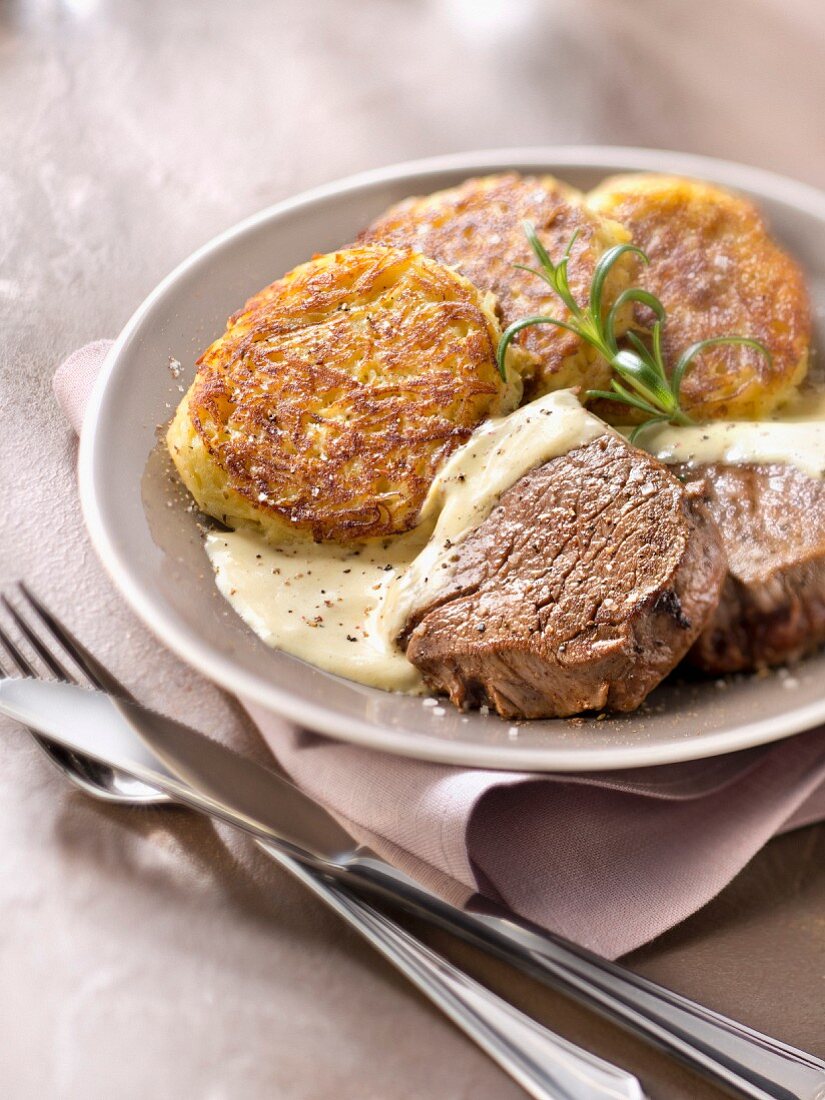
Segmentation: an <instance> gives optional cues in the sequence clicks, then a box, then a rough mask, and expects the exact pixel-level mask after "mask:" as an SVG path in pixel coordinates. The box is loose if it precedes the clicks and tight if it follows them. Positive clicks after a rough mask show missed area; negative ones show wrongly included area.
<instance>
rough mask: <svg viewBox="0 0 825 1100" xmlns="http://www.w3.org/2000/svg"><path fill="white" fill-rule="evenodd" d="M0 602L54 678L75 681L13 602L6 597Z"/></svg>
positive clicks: (0, 598)
mask: <svg viewBox="0 0 825 1100" xmlns="http://www.w3.org/2000/svg"><path fill="white" fill-rule="evenodd" d="M0 601H2V604H3V607H5V609H6V611H8V613H9V615H11V617H12V619H14V622H15V624H16V626H17V628H18V630H19V631H20V633H21V634H22V635H23V637H24V638H25V639H26V641H27V642H28V643H29V645H30V646H31V647H32V649H33V650H34V651H35V653H36V654H37V656H38V657H39V658H40V660H41V661H42V662H43V664H44V665H46V667H47V668H48V670H49V672H51V674H52V676H56V677H57V678H58V680H69V681H71V680H73V679H74V677H73V676H72V674H71V673H70V672H69V670H68V669H67V668H66V667H65V665H63V664H62V663H61V662H60V661H59V660H58V658H57V657H55V655H54V654H53V653H52V651H51V650H50V649H49V648H48V646H46V645H45V644H44V643H43V642H42V641H41V640H40V638H39V637H38V636H37V634H36V633H35V632H34V630H32V628H31V627H30V626H29V624H28V623H27V622H26V620H25V619H24V618H23V616H22V615H21V614H20V612H19V611H18V610H17V608H16V607H15V606H14V604H13V603H11V601H10V600H9V599H8V598H7V597H6V596H0Z"/></svg>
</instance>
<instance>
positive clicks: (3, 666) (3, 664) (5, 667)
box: [0, 651, 12, 680]
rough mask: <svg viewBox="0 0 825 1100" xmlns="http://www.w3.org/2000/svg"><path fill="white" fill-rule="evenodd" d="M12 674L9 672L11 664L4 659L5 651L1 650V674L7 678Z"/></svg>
mask: <svg viewBox="0 0 825 1100" xmlns="http://www.w3.org/2000/svg"><path fill="white" fill-rule="evenodd" d="M11 675H12V674H11V673H10V672H9V666H8V665H7V664H6V662H5V661H4V660H3V653H2V652H1V651H0V676H3V677H5V679H7V680H8V678H9V677H10V676H11Z"/></svg>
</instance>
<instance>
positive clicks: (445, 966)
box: [0, 582, 644, 1100]
mask: <svg viewBox="0 0 825 1100" xmlns="http://www.w3.org/2000/svg"><path fill="white" fill-rule="evenodd" d="M17 593H18V595H17V598H18V602H21V601H22V603H23V606H24V607H25V608H26V610H27V615H28V617H27V615H26V614H23V613H21V611H20V610H19V609H18V607H16V606H15V604H13V603H12V602H11V600H9V599H8V598H7V597H6V596H5V595H3V596H2V597H0V602H2V605H3V607H4V608H5V610H6V612H7V614H8V616H9V617H10V619H11V620H12V621H13V623H14V624H15V626H16V628H17V630H18V631H19V633H20V634H21V635H22V636H23V638H25V639H26V642H27V643H28V645H29V647H30V648H31V650H32V651H33V652H34V654H35V655H36V657H37V658H38V659H39V660H40V662H42V665H43V666H44V667H45V669H46V670H48V673H49V675H50V677H52V678H54V679H57V680H60V681H64V682H68V683H76V684H77V683H84V684H85V685H90V686H93V687H95V688H98V689H99V690H102V691H107V692H109V693H110V694H112V695H116V696H120V697H121V698H133V697H132V696H131V695H130V693H129V692H128V690H127V689H126V687H125V686H124V685H123V684H122V683H121V682H120V681H119V680H117V679H116V678H115V677H114V676H113V674H112V673H111V672H109V671H108V669H106V667H105V666H104V665H102V664H101V663H100V661H98V660H97V659H96V658H95V657H94V656H93V655H92V654H91V653H90V652H89V651H88V650H87V649H86V648H85V647H84V646H83V645H82V644H81V643H80V642H79V641H78V640H77V639H76V638H75V637H74V636H73V635H72V634H71V633H70V632H69V631H68V630H67V629H66V628H65V627H64V626H63V625H62V623H60V621H59V620H58V619H57V618H56V617H55V616H54V615H53V614H52V613H51V612H50V611H49V610H48V608H46V607H45V605H44V604H42V603H41V602H40V601H39V600H38V599H37V598H36V597H35V596H34V595H33V594H32V593H31V592H30V591H29V590H28V588H27V587H26V586H25V585H24V584H23V583H22V582H21V583H19V584H18V585H17ZM32 614H33V615H34V616H36V617H37V619H38V620H39V627H40V629H41V630H42V629H43V628H45V631H46V633H47V636H48V637H49V643H47V642H46V641H44V640H43V638H42V637H41V634H40V633H39V631H38V630H36V629H35V628H34V627H33V626H32V625H31V623H30V621H29V617H31V616H32ZM0 643H2V646H3V648H4V649H5V650H6V652H7V654H8V656H9V658H10V659H11V661H12V662H13V664H14V666H15V667H16V668H17V670H18V672H19V673H20V674H21V675H23V676H33V677H37V676H38V669H37V667H36V665H35V664H34V663H33V662H32V661H31V660H29V658H28V657H27V656H26V654H25V652H24V651H23V649H22V648H21V647H20V646H19V645H18V644H17V643H16V642H15V641H14V639H13V637H12V635H11V634H10V633H9V632H8V631H7V630H5V629H4V627H3V626H2V625H0ZM56 646H59V647H60V649H61V650H62V651H63V653H64V654H65V655H68V656H69V657H70V658H71V660H72V661H73V663H74V665H75V666H76V667H77V669H78V670H79V672H80V673H81V676H80V677H78V676H77V675H74V674H73V673H72V672H71V671H70V669H69V668H68V667H67V666H66V664H65V663H64V661H63V660H62V659H61V657H60V656H58V653H57V652H56ZM7 675H9V672H8V669H7V667H6V665H5V662H4V661H3V660H2V659H0V676H7ZM29 732H30V733H31V735H32V737H33V738H34V740H35V741H36V743H37V744H38V745H39V746H40V748H41V749H42V750H43V752H44V753H45V754H46V756H48V758H49V759H50V760H51V761H52V763H53V764H55V765H56V766H57V767H58V768H59V769H60V771H62V772H63V774H64V775H65V776H66V777H67V778H68V779H69V780H70V781H71V782H72V783H74V784H75V785H76V786H78V787H79V788H81V790H83V791H84V792H85V793H86V794H89V795H91V796H92V797H94V798H97V799H101V800H103V801H106V802H109V803H114V804H118V805H126V806H136V805H140V806H168V805H178V806H179V805H180V803H177V802H175V800H174V799H173V798H172V797H170V796H169V795H168V794H166V793H164V792H163V791H160V790H158V789H156V788H155V787H152V786H149V785H148V784H146V783H144V782H142V781H141V780H139V779H136V778H134V777H133V776H130V775H128V774H127V773H125V772H122V771H119V770H117V769H114V768H111V767H108V766H106V765H104V764H101V763H99V762H98V761H95V760H92V759H91V758H90V757H87V756H84V755H82V754H80V753H75V752H72V751H70V750H69V749H66V748H64V747H63V746H62V745H59V744H57V743H56V742H54V741H51V740H50V739H49V738H47V737H44V736H42V735H40V734H38V733H36V732H35V731H34V730H29ZM258 843H259V846H260V847H262V848H263V849H264V851H265V852H266V853H267V854H268V855H269V856H270V857H272V858H273V859H275V861H276V862H278V863H279V864H280V865H281V866H282V867H284V869H286V870H287V871H289V872H290V873H291V874H292V875H294V876H295V877H296V878H298V879H299V880H300V881H301V882H303V883H304V885H305V886H307V887H308V888H309V889H310V890H311V891H312V892H313V893H314V894H315V895H316V897H318V898H319V899H320V900H322V901H324V902H325V903H326V904H327V905H328V906H329V907H330V908H331V909H332V910H333V911H334V912H336V913H337V914H338V915H339V916H340V917H342V918H343V919H344V921H346V922H347V923H348V924H349V925H350V926H351V927H352V928H353V929H355V930H356V931H358V932H359V933H360V935H361V936H362V937H363V938H364V939H366V940H367V941H368V942H369V943H371V944H372V946H373V947H374V948H375V949H376V950H377V951H378V952H379V953H380V954H382V955H383V956H384V958H386V959H387V960H388V961H389V962H390V963H392V964H393V965H394V966H395V967H396V968H397V969H398V970H400V971H401V972H402V973H403V974H404V975H405V976H406V977H407V978H408V979H409V980H410V981H411V982H412V983H413V984H414V985H415V986H416V987H417V988H418V989H419V990H420V991H421V992H423V993H424V994H425V995H426V996H427V997H428V998H429V999H430V1000H431V1001H432V1002H433V1003H434V1004H435V1005H436V1006H437V1007H439V1008H440V1009H441V1010H442V1011H443V1012H444V1013H445V1014H446V1015H447V1016H448V1017H449V1018H450V1019H452V1020H453V1022H454V1023H455V1024H457V1025H458V1026H459V1027H460V1028H461V1029H462V1030H463V1031H464V1032H465V1034H467V1035H468V1036H469V1037H470V1038H471V1039H473V1040H474V1041H475V1042H476V1043H477V1044H478V1045H479V1046H480V1047H481V1048H482V1049H483V1050H485V1051H486V1052H487V1053H488V1054H489V1055H490V1056H491V1057H492V1058H493V1059H494V1060H495V1061H496V1062H497V1063H498V1064H499V1066H501V1068H502V1069H504V1070H505V1071H506V1072H507V1073H509V1074H510V1076H511V1077H512V1078H513V1079H514V1080H515V1081H516V1082H518V1084H519V1085H521V1087H522V1088H523V1089H524V1090H525V1091H526V1092H527V1093H529V1094H530V1095H531V1096H533V1097H536V1098H538V1100H590V1098H593V1100H597V1098H600V1097H601V1098H604V1100H609V1098H613V1100H620V1098H625V1100H644V1093H643V1092H642V1088H641V1085H640V1084H639V1082H638V1081H637V1079H636V1078H635V1077H633V1076H632V1075H631V1074H629V1073H626V1072H625V1071H624V1070H621V1069H618V1068H617V1067H615V1066H613V1065H611V1064H610V1063H608V1062H605V1061H604V1060H602V1059H600V1058H598V1057H597V1056H596V1055H593V1054H590V1053H589V1052H587V1051H584V1050H582V1049H580V1048H578V1047H576V1046H574V1044H572V1043H569V1042H568V1041H567V1040H565V1039H563V1038H561V1037H560V1036H557V1035H555V1034H553V1033H552V1032H550V1031H549V1030H548V1029H546V1028H544V1027H542V1026H541V1025H540V1024H538V1023H536V1021H534V1020H532V1019H531V1018H530V1017H528V1016H526V1015H524V1014H523V1013H521V1012H519V1011H518V1010H517V1009H515V1008H514V1007H513V1006H512V1005H510V1004H508V1003H507V1002H506V1001H504V1000H503V999H501V998H500V997H498V996H497V995H496V994H494V993H492V992H491V991H490V990H488V989H487V988H486V987H484V986H482V985H480V984H479V983H478V982H476V981H475V980H474V979H472V978H470V977H469V976H468V975H467V974H465V973H464V972H463V971H461V970H460V969H458V968H457V967H455V966H453V964H452V963H450V962H448V961H447V960H446V959H445V958H443V957H442V956H441V955H439V954H437V953H436V952H435V951H433V950H432V949H431V948H429V947H427V946H426V945H425V944H424V943H422V942H421V941H420V940H418V939H417V938H416V937H415V936H413V935H412V934H411V933H410V932H408V931H407V930H406V929H404V928H402V927H401V926H400V925H398V924H396V922H395V921H393V920H391V919H390V918H389V917H387V916H386V915H385V914H384V913H382V912H381V911H380V910H378V909H376V908H374V907H373V906H372V905H371V904H370V903H369V902H368V901H366V900H364V899H363V898H361V897H359V896H358V895H356V894H354V893H352V892H351V891H350V890H348V889H347V888H346V886H343V885H341V884H339V883H335V882H331V881H330V880H328V879H327V878H325V877H324V876H323V875H322V874H321V873H320V872H318V871H315V870H313V869H312V868H310V867H308V866H306V865H304V864H301V863H298V862H297V861H296V860H294V859H292V858H291V857H290V856H289V855H287V854H286V853H284V852H282V851H280V850H279V849H278V848H277V847H276V846H275V845H273V844H269V843H267V842H265V841H259V842H258Z"/></svg>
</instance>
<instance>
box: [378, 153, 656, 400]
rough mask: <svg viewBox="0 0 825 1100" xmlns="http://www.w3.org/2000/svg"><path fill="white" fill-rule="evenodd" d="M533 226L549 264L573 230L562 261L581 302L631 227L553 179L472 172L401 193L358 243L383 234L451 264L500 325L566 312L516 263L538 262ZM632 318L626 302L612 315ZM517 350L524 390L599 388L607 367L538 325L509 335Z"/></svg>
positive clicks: (577, 341) (627, 270)
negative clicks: (487, 302)
mask: <svg viewBox="0 0 825 1100" xmlns="http://www.w3.org/2000/svg"><path fill="white" fill-rule="evenodd" d="M525 220H529V221H531V222H533V224H534V225H535V226H536V230H537V232H538V235H539V238H540V239H541V241H542V243H543V244H544V246H545V247H546V248H547V250H548V252H549V253H550V256H551V258H552V259H553V260H554V261H558V260H560V259H561V257H562V255H563V253H564V250H565V248H566V247H567V245H568V242H569V241H570V238H571V237H572V236H573V234H574V233H576V232H577V233H578V236H577V238H576V242H575V244H574V245H573V249H572V252H571V260H570V264H569V267H568V274H569V279H570V288H571V290H572V292H573V297H574V298H575V300H576V301H577V302H579V303H580V304H581V305H586V304H587V297H588V292H589V290H590V283H591V281H592V278H593V270H594V268H595V266H596V263H597V261H598V259H599V257H600V256H601V255H602V253H603V252H604V251H605V250H606V249H607V248H609V247H610V246H611V245H614V244H618V243H621V242H625V241H628V240H629V239H630V237H629V234H628V233H627V232H626V231H625V230H624V229H623V228H622V227H621V226H619V225H617V224H616V223H615V222H612V221H610V220H608V219H606V218H603V217H601V216H600V215H597V214H595V213H593V212H592V211H591V210H589V209H588V208H587V206H586V205H585V204H584V201H583V196H582V195H581V194H580V193H579V192H578V191H575V190H574V189H573V188H571V187H568V186H567V185H566V184H563V183H560V182H559V181H558V180H556V179H554V178H553V177H552V176H540V177H538V176H520V175H518V174H516V173H515V172H509V173H506V174H504V175H497V176H485V177H482V178H478V179H469V180H466V181H465V182H464V183H462V184H460V185H459V186H458V187H453V188H450V189H449V190H447V191H438V192H436V193H435V194H433V195H428V196H426V197H423V198H412V199H406V200H405V201H404V202H400V203H398V205H397V206H393V207H391V208H390V209H389V210H388V211H387V212H386V213H385V214H383V215H382V216H381V217H379V218H377V219H376V220H375V221H374V222H373V223H372V224H371V225H370V226H369V227H368V228H367V229H366V230H364V232H363V233H362V234H361V236H360V237H359V241H383V242H385V243H388V244H394V245H407V246H409V247H411V248H415V249H418V250H419V251H421V252H423V253H424V254H425V255H427V256H432V257H433V259H436V260H440V261H441V262H442V263H446V264H452V265H455V267H457V268H458V270H459V271H461V273H462V274H463V275H466V276H467V278H468V279H471V280H472V282H473V283H475V285H476V286H477V287H479V288H480V289H482V290H489V291H491V292H492V293H493V294H494V295H495V296H496V299H497V301H498V308H499V316H500V318H501V323H502V326H503V327H506V326H507V325H510V324H512V322H513V321H519V320H521V319H522V318H524V317H528V316H530V315H531V314H536V313H541V314H548V313H549V314H551V315H552V316H554V317H557V318H559V320H562V321H564V320H566V319H567V318H568V310H567V308H566V307H565V306H564V305H563V304H562V303H561V302H560V301H559V299H558V298H557V297H556V295H555V294H554V293H553V292H552V291H551V290H550V289H549V287H547V285H546V284H545V283H543V282H542V281H541V280H540V279H539V278H538V277H537V276H535V275H531V274H530V273H529V272H527V271H520V270H518V269H517V268H516V267H515V266H514V265H515V264H527V265H528V266H531V267H535V265H536V260H535V256H534V255H533V252H532V250H531V248H530V245H529V244H528V242H527V238H526V237H525V235H524V229H523V227H522V222H523V221H525ZM634 270H635V261H634V260H633V259H632V257H630V256H623V257H622V258H621V259H620V260H619V262H618V263H617V264H616V266H615V268H614V269H613V273H612V275H611V276H610V278H609V279H608V282H607V286H606V288H605V295H604V302H605V308H609V306H610V304H611V303H612V301H613V300H614V299H615V297H616V295H617V294H618V293H619V292H620V291H621V290H622V289H624V287H625V286H626V285H627V284H628V281H629V278H630V275H631V273H632V272H633V271H634ZM631 319H632V309H629V310H627V311H625V314H624V316H623V317H620V318H619V319H618V323H617V326H616V329H617V332H622V331H624V328H625V327H626V325H627V324H628V323H629V322H630V320H631ZM513 346H515V347H517V348H519V349H521V350H522V351H523V352H524V353H525V355H524V356H523V358H522V370H523V371H524V372H525V374H526V376H527V377H528V378H529V389H530V392H531V394H534V395H538V394H542V393H547V392H548V391H550V390H557V389H563V388H564V387H566V386H576V385H581V386H584V387H585V388H600V389H603V388H604V387H605V386H606V385H607V384H608V383H609V380H610V370H609V368H608V366H607V364H606V362H605V361H604V359H602V358H601V357H600V356H599V355H598V353H597V352H596V351H595V350H594V349H593V348H592V347H591V346H590V345H589V344H586V343H585V342H584V341H583V340H582V339H581V338H580V337H579V336H577V335H575V333H572V332H567V331H566V330H565V329H560V328H555V327H551V326H549V325H542V326H540V327H535V328H529V329H525V330H524V331H523V332H521V333H520V334H519V336H518V337H517V338H516V340H515V341H514V344H513Z"/></svg>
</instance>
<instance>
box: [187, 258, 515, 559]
mask: <svg viewBox="0 0 825 1100" xmlns="http://www.w3.org/2000/svg"><path fill="white" fill-rule="evenodd" d="M499 336H500V330H499V326H498V322H497V320H496V317H495V315H494V313H493V312H492V302H491V301H490V300H488V299H487V298H485V297H484V296H483V295H482V294H480V293H479V291H477V290H476V288H475V287H474V286H473V285H472V284H471V283H469V282H468V281H467V280H466V279H464V278H462V276H460V275H458V274H457V273H456V272H454V271H452V270H450V269H449V268H447V267H444V266H442V265H441V264H438V263H436V262H435V261H433V260H430V259H427V258H426V257H424V256H421V255H419V254H416V253H413V252H410V251H409V250H407V249H401V248H388V247H384V246H368V247H363V248H352V249H345V250H342V251H340V252H333V253H330V254H329V255H326V256H319V257H316V258H315V259H313V260H311V261H310V262H309V263H306V264H302V265H301V266H300V267H297V268H295V269H294V270H293V271H291V272H289V274H287V275H285V276H284V277H283V278H282V279H279V280H278V281H277V282H275V283H273V284H272V285H271V286H268V287H266V288H265V289H264V290H262V291H261V292H260V293H259V294H256V295H255V296H254V297H252V298H250V299H249V301H248V302H247V303H246V305H245V306H244V308H243V309H242V310H241V311H240V312H239V313H237V314H235V315H234V316H233V317H231V318H230V319H229V322H228V324H227V329H226V332H225V333H224V334H223V336H221V337H220V338H219V339H217V340H216V341H215V342H214V343H213V344H212V345H211V346H210V347H209V348H207V350H206V351H205V352H204V354H203V355H202V356H201V358H200V359H199V360H198V364H197V366H198V370H197V375H196V377H195V380H194V382H193V383H192V386H191V388H190V389H189V391H188V393H187V394H186V395H185V396H184V398H183V400H182V401H181V403H180V406H179V408H178V410H177V413H176V414H175V418H174V420H173V421H172V424H171V426H170V428H169V431H168V434H167V444H168V447H169V451H170V453H171V455H172V459H173V461H174V463H175V465H176V466H177V469H178V472H179V473H180V476H181V478H182V479H183V481H184V483H185V485H186V487H187V488H188V489H189V491H190V492H191V494H192V495H193V497H194V498H195V500H196V502H197V504H198V506H199V507H200V508H201V509H202V510H203V511H205V512H207V513H209V514H210V515H212V516H215V517H216V518H218V519H220V520H221V521H222V522H223V523H225V524H226V525H227V526H230V527H238V526H250V525H252V526H256V527H258V528H259V529H260V530H261V531H262V532H263V534H264V535H266V536H267V537H268V538H270V539H272V540H274V541H282V540H283V539H284V538H289V537H295V536H302V537H311V538H314V539H316V540H324V539H330V540H335V541H338V542H343V543H346V542H355V541H360V540H363V539H368V538H374V537H378V536H387V535H393V534H398V533H400V532H402V531H406V530H409V529H410V528H411V527H413V526H414V525H415V523H416V520H417V518H418V513H419V510H420V508H421V505H422V503H423V501H424V498H425V496H426V495H427V491H428V489H429V487H430V483H431V481H432V479H433V477H434V475H435V473H436V471H437V469H438V467H439V466H440V465H441V463H442V462H443V461H444V460H445V459H446V458H447V457H448V456H449V455H450V454H452V452H453V451H454V450H455V449H456V448H457V447H458V446H460V445H461V444H462V443H464V442H466V440H467V439H468V438H469V436H470V434H471V433H472V431H473V429H474V428H475V427H476V425H477V424H478V423H479V422H480V421H481V420H483V419H484V418H485V417H488V416H491V415H496V414H503V413H505V412H509V411H510V410H511V409H513V408H514V407H515V406H516V405H517V404H518V401H519V399H520V397H521V379H520V378H519V376H518V375H517V374H516V373H515V372H513V371H512V370H508V378H507V382H506V383H505V382H503V381H502V379H501V376H500V375H499V373H498V370H497V367H496V361H495V354H496V348H497V345H498V340H499Z"/></svg>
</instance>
